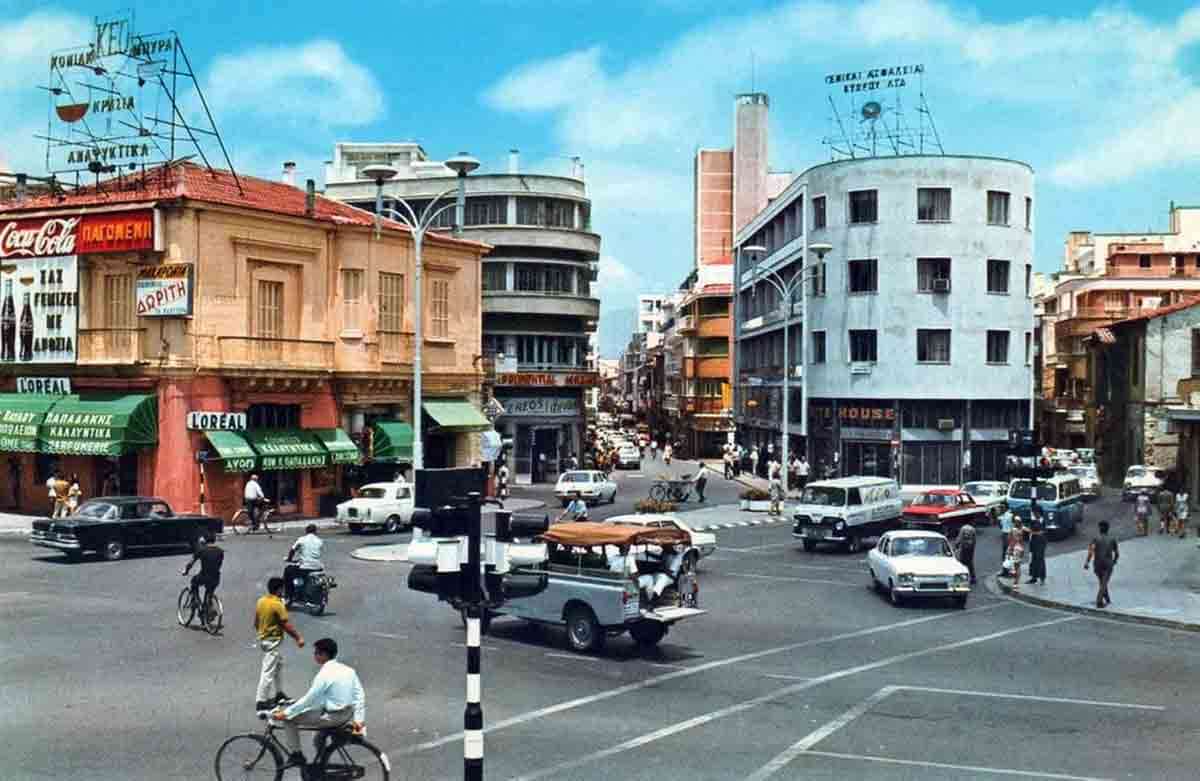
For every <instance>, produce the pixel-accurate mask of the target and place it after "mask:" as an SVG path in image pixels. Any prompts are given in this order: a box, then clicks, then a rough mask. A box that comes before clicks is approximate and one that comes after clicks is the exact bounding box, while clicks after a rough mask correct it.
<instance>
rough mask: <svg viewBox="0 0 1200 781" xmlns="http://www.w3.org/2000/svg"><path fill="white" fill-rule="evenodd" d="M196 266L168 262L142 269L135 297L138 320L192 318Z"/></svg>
mask: <svg viewBox="0 0 1200 781" xmlns="http://www.w3.org/2000/svg"><path fill="white" fill-rule="evenodd" d="M193 273H194V272H193V266H192V264H191V263H164V264H161V265H158V266H146V267H144V268H141V269H139V270H138V278H137V285H136V287H135V295H136V296H137V313H138V317H190V316H191V314H192V294H193V288H194V287H195V285H194V284H193Z"/></svg>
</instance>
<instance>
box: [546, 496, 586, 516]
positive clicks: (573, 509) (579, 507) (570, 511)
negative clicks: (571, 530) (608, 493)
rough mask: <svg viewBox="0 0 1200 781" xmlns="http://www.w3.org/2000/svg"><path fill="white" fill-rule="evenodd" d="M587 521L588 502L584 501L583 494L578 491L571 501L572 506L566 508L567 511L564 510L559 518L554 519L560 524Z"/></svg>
mask: <svg viewBox="0 0 1200 781" xmlns="http://www.w3.org/2000/svg"><path fill="white" fill-rule="evenodd" d="M587 519H588V509H587V502H585V501H583V494H581V493H579V492H578V491H576V492H575V496H574V498H573V499H571V502H570V504H568V505H567V506H566V509H564V510H563V511H562V512H561V513H560V514H559V516H558V517H557V518H555V519H554V521H555V523H558V522H559V521H586V520H587Z"/></svg>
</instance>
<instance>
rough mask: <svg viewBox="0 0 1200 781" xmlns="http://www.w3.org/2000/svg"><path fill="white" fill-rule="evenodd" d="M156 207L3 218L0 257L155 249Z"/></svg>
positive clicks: (41, 256) (43, 256) (33, 256)
mask: <svg viewBox="0 0 1200 781" xmlns="http://www.w3.org/2000/svg"><path fill="white" fill-rule="evenodd" d="M154 222H155V214H154V210H153V209H138V210H135V211H128V212H108V213H103V214H85V215H80V216H77V217H39V218H36V219H26V220H0V260H8V259H21V258H50V257H57V256H61V255H86V254H89V253H95V252H128V251H133V250H146V249H154V248H155V245H154V234H155V230H154V227H155V226H154Z"/></svg>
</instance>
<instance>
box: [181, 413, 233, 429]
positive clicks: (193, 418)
mask: <svg viewBox="0 0 1200 781" xmlns="http://www.w3.org/2000/svg"><path fill="white" fill-rule="evenodd" d="M187 428H188V431H245V430H246V413H245V412H209V411H192V412H189V413H188V414H187Z"/></svg>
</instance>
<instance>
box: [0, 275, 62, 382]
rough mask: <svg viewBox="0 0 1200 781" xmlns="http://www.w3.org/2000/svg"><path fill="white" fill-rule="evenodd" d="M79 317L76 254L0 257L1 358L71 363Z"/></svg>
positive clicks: (4, 361) (0, 361)
mask: <svg viewBox="0 0 1200 781" xmlns="http://www.w3.org/2000/svg"><path fill="white" fill-rule="evenodd" d="M78 322H79V262H78V259H77V258H76V257H75V256H74V255H63V256H57V257H39V258H32V259H29V260H17V261H9V260H6V261H4V262H3V263H0V364H10V365H30V364H45V363H74V362H75V359H76V339H77V337H78V333H77V330H76V329H77V327H78Z"/></svg>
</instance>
